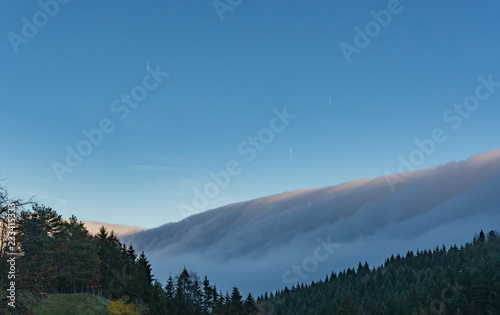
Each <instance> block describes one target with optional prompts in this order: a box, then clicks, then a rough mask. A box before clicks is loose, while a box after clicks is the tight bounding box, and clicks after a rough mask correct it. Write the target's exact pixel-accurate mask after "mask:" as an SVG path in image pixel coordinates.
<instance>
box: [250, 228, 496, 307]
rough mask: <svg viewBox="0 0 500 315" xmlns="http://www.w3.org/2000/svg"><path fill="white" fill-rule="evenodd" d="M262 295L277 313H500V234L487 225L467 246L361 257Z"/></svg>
mask: <svg viewBox="0 0 500 315" xmlns="http://www.w3.org/2000/svg"><path fill="white" fill-rule="evenodd" d="M436 242H438V240H436ZM261 300H262V301H261ZM259 301H261V302H260V303H259V306H260V308H261V309H262V311H263V312H264V313H271V314H492V315H493V314H500V236H499V234H498V233H496V232H494V231H491V232H489V233H488V234H487V235H485V234H484V233H483V231H481V232H480V233H479V234H478V235H477V236H475V237H474V240H473V241H472V243H469V244H466V245H465V246H460V247H457V246H452V247H451V248H449V249H446V248H445V246H442V247H441V248H439V247H437V248H436V249H434V250H424V251H417V252H416V253H413V252H411V251H410V252H408V253H407V254H406V255H405V256H404V257H401V256H400V255H397V256H396V257H394V256H391V257H390V258H389V259H387V260H386V262H385V263H384V265H383V266H380V267H377V268H372V269H370V268H369V266H368V264H367V263H364V264H361V263H360V264H359V265H358V267H357V268H352V269H347V270H344V271H343V272H340V273H338V274H337V273H332V274H331V275H329V276H327V277H326V278H325V280H324V281H319V282H316V283H314V282H313V283H311V284H308V285H304V284H298V285H297V286H293V287H292V288H290V289H289V288H285V289H284V290H281V291H279V292H276V293H275V294H272V295H271V296H270V297H268V296H267V294H266V296H263V297H261V298H259Z"/></svg>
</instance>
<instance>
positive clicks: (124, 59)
mask: <svg viewBox="0 0 500 315" xmlns="http://www.w3.org/2000/svg"><path fill="white" fill-rule="evenodd" d="M48 2H51V1H42V3H48ZM61 2H63V1H61ZM222 2H223V3H227V2H226V1H222ZM388 5H389V6H390V5H396V4H395V2H393V1H356V2H349V3H347V2H342V3H341V2H334V1H317V2H313V3H306V2H298V1H270V2H269V1H246V0H243V1H242V2H241V4H239V5H237V6H235V7H233V8H232V9H233V10H232V11H227V12H225V13H224V14H223V17H224V20H223V21H221V19H220V17H219V15H218V13H217V11H216V9H215V8H214V6H213V4H212V2H210V1H198V2H188V1H151V2H148V3H144V2H133V1H106V2H98V1H87V2H83V1H74V0H73V1H69V2H68V3H67V4H59V9H58V11H57V12H56V13H55V14H52V15H53V16H51V17H48V18H47V21H43V20H39V21H38V23H39V24H40V23H43V22H46V25H43V24H45V23H43V24H40V25H42V26H40V27H36V26H35V27H36V28H37V30H38V31H37V33H36V34H35V35H34V36H32V37H31V38H26V40H25V42H24V43H19V44H18V45H14V46H16V47H14V46H13V45H12V44H11V40H12V38H13V37H12V36H13V35H12V34H11V33H14V34H16V36H19V37H20V36H23V32H22V31H23V24H25V21H26V20H28V21H30V22H31V23H32V22H33V18H34V17H35V18H39V19H43V14H39V13H38V12H39V11H41V10H42V9H41V7H40V5H39V4H38V3H37V2H35V1H32V2H15V1H8V2H3V3H2V6H3V7H2V10H1V12H2V13H0V14H1V16H0V26H1V29H2V30H3V33H4V37H3V40H2V41H0V60H1V62H0V64H1V73H2V74H3V75H2V76H0V80H1V81H0V96H1V102H2V107H1V109H2V111H1V114H0V141H1V143H2V147H3V150H2V153H0V175H1V176H2V178H5V180H4V181H3V182H2V185H4V186H6V187H7V188H8V189H9V191H10V193H11V195H13V196H16V197H21V198H25V199H27V198H29V197H30V196H33V195H36V196H37V197H36V200H38V201H40V202H41V203H44V204H46V205H49V206H53V207H54V208H55V209H56V210H57V211H58V212H59V213H61V214H63V216H65V217H69V216H70V215H71V214H76V215H77V217H78V218H79V219H81V220H85V221H105V222H110V223H119V224H128V225H141V226H144V227H154V226H158V225H161V224H163V223H167V222H171V221H178V220H180V219H181V218H183V217H184V216H185V215H186V213H185V212H183V211H181V210H180V205H187V206H190V207H192V205H193V197H195V192H194V189H198V190H199V191H203V189H204V187H205V186H206V185H207V183H210V182H213V180H212V179H211V177H210V176H209V173H210V172H219V171H221V170H223V169H225V168H226V164H227V163H228V162H229V161H236V162H237V163H238V166H239V170H240V172H239V174H238V175H234V176H231V177H230V182H229V184H228V185H227V187H224V188H220V189H219V190H220V191H219V193H217V194H215V195H216V196H214V197H213V198H207V199H209V201H210V203H209V204H208V205H207V206H205V207H204V208H203V209H196V211H203V210H206V209H209V208H214V207H216V206H220V205H225V204H228V203H232V202H237V201H243V200H249V199H252V198H256V197H260V196H265V195H270V194H275V193H280V192H284V191H289V190H294V189H301V188H310V187H321V186H327V185H334V184H338V183H342V182H345V181H349V180H353V179H358V178H365V177H374V176H378V175H382V174H385V173H386V172H391V173H394V172H396V171H397V169H398V166H399V163H400V162H399V159H398V158H399V156H402V157H404V158H407V159H408V158H409V156H410V154H411V152H413V151H414V150H416V149H418V148H417V146H416V144H415V143H414V140H415V139H420V140H422V139H424V138H429V137H431V134H432V132H433V130H434V129H436V128H441V129H442V130H443V131H444V132H445V134H446V136H447V140H446V141H444V142H443V143H439V144H436V147H435V150H434V152H433V153H432V154H430V155H429V156H425V160H424V161H423V163H422V164H419V165H415V166H416V168H418V169H422V168H426V167H429V166H433V165H437V164H440V163H445V162H448V161H450V160H463V159H465V158H467V157H468V156H470V155H472V154H474V153H478V152H485V151H489V150H492V149H495V148H498V147H499V145H498V131H499V127H498V115H499V114H500V104H499V101H500V87H497V88H496V89H497V90H496V91H493V90H494V89H495V88H492V89H493V90H492V91H490V92H488V89H487V88H486V87H483V89H482V91H483V92H484V93H486V92H488V94H489V95H488V97H485V99H484V100H481V101H480V102H479V105H478V107H477V110H475V111H471V112H470V113H469V114H470V116H469V118H467V119H465V118H463V119H462V120H463V121H462V125H461V126H460V127H458V128H456V129H453V128H452V126H453V124H452V123H450V122H447V121H445V120H444V119H443V114H444V113H446V112H447V111H448V110H450V109H453V105H454V104H455V103H457V104H460V103H462V102H463V101H464V99H465V98H467V97H468V96H473V95H474V94H475V90H476V87H477V86H478V85H479V84H480V83H481V81H480V80H478V77H479V76H482V77H484V78H486V79H487V78H488V76H490V75H491V77H492V80H493V81H495V82H497V81H500V63H499V62H498V57H499V56H500V42H499V41H498V35H499V34H500V24H498V12H499V11H500V10H499V9H500V4H498V3H497V2H495V1H482V2H480V3H473V2H472V1H468V2H466V1H459V2H456V3H453V5H451V4H450V3H434V2H430V1H401V2H400V3H399V5H397V8H398V10H399V13H395V14H391V20H390V22H389V23H388V25H387V26H385V27H383V26H381V27H380V31H379V32H378V34H377V35H376V36H374V37H373V38H371V39H370V42H369V44H368V45H367V46H366V47H363V48H362V49H360V53H359V54H353V55H352V56H351V61H350V62H347V60H346V58H345V56H344V54H343V53H342V51H341V49H340V44H341V43H342V42H345V43H347V44H350V45H354V37H355V30H354V28H355V27H359V28H360V29H362V30H364V29H365V26H367V24H368V23H371V21H374V20H375V18H374V17H373V16H372V15H371V14H370V12H371V11H372V10H374V11H376V12H379V11H380V10H387V9H388ZM51 9H54V8H53V7H51ZM23 17H26V20H23ZM40 21H41V22H40ZM371 25H373V23H372V24H371ZM9 34H11V35H9ZM16 48H17V50H18V51H17V53H16V52H15V50H16ZM148 64H149V71H150V72H151V71H154V70H155V69H156V67H159V69H160V71H161V72H168V73H169V76H168V77H165V78H163V81H162V82H161V83H159V84H158V86H157V87H156V88H154V89H152V90H151V91H147V97H146V98H145V99H144V100H142V101H141V102H137V103H138V104H137V106H136V108H133V109H130V113H129V115H128V116H127V117H125V118H124V119H120V113H117V112H115V111H113V109H112V105H111V104H112V103H113V101H114V100H115V99H120V98H121V95H122V94H130V93H131V91H133V89H134V88H136V87H138V86H139V87H140V86H142V82H143V78H144V77H145V76H147V75H148V74H150V72H148V70H147V69H146V68H147V65H148ZM148 82H150V84H152V83H153V82H154V80H153V79H151V80H150V81H148ZM484 93H483V94H484ZM330 98H331V105H330ZM120 106H124V104H121V105H120ZM285 106H286V108H287V111H288V112H289V113H291V114H294V115H295V118H293V119H291V120H290V122H289V124H287V125H286V126H285V125H284V127H285V128H284V129H283V130H282V131H281V132H275V133H274V134H273V139H272V141H270V142H269V143H268V144H266V145H265V148H264V149H263V150H261V151H257V155H256V157H255V159H253V160H252V161H250V162H248V161H247V157H248V156H247V155H242V154H240V153H239V152H238V146H239V145H240V144H241V143H242V142H244V141H248V137H249V136H256V135H258V133H259V132H260V131H261V130H263V128H269V123H270V120H271V119H272V118H273V117H275V113H274V112H273V109H277V110H279V111H282V110H283V108H284V107H285ZM452 115H457V114H456V113H454V114H452ZM103 119H108V120H109V121H110V122H111V123H112V126H113V130H112V131H111V132H109V133H106V134H103V139H102V143H99V144H98V145H94V146H93V147H92V152H91V154H89V155H88V156H85V157H83V158H82V161H81V162H80V163H79V165H78V166H77V167H74V168H72V169H73V171H72V172H71V173H66V174H64V175H63V176H62V178H63V179H62V181H60V180H58V177H57V176H56V174H55V172H54V169H53V163H54V162H59V163H61V164H63V163H65V158H66V154H67V152H66V147H67V146H69V147H71V148H73V149H75V150H76V147H77V145H78V144H79V143H80V142H81V141H83V140H85V139H86V138H85V136H84V135H83V134H82V131H83V130H87V131H90V130H92V129H94V128H97V127H98V126H99V123H100V121H101V120H103ZM290 148H292V154H291V152H290Z"/></svg>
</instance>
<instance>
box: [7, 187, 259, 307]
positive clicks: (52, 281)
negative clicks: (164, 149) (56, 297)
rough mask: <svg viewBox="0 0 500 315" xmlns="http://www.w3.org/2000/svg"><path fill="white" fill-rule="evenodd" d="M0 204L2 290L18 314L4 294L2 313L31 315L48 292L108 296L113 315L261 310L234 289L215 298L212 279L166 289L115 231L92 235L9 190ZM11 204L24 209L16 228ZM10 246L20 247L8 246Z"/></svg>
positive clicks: (185, 275) (185, 279)
mask: <svg viewBox="0 0 500 315" xmlns="http://www.w3.org/2000/svg"><path fill="white" fill-rule="evenodd" d="M0 198H1V199H0V206H1V207H0V211H1V212H0V214H1V219H2V221H1V224H2V228H1V233H0V235H1V238H0V241H1V246H0V248H1V252H0V258H1V264H0V273H1V274H2V277H1V278H0V279H1V281H0V285H1V286H2V287H3V288H8V287H9V285H10V281H14V282H15V285H14V286H15V290H13V291H14V293H12V294H11V293H10V291H7V294H11V295H14V296H15V308H14V307H10V306H8V303H9V301H11V300H10V299H9V298H8V296H6V295H5V291H4V290H2V295H1V296H0V297H1V302H2V303H1V305H0V313H2V314H4V313H5V314H9V313H12V314H14V313H18V314H32V313H33V310H34V309H36V306H37V305H40V302H41V300H42V299H43V298H44V296H46V294H48V293H66V294H74V293H93V294H96V295H100V296H104V297H106V298H107V299H109V300H112V301H111V303H110V305H109V306H108V311H109V312H110V313H111V314H209V313H213V314H250V313H252V312H253V311H254V310H255V309H256V306H255V301H254V299H253V298H252V296H251V295H249V296H248V297H247V299H246V300H243V298H242V297H241V295H240V293H239V291H238V289H237V288H233V290H232V292H231V295H229V293H228V292H226V293H225V294H224V293H223V292H221V291H219V292H218V291H217V289H216V286H215V285H211V284H210V282H209V280H208V278H206V277H205V278H204V279H203V281H202V280H200V278H199V277H198V276H197V275H196V273H194V272H188V271H187V269H184V270H183V271H182V272H181V273H180V274H179V275H178V276H171V277H169V278H168V279H165V280H166V284H165V286H164V285H162V284H161V283H160V282H159V281H158V280H156V279H154V276H153V274H152V272H151V265H150V263H149V261H148V259H147V258H146V256H145V255H144V252H142V253H140V254H138V253H136V252H135V250H134V248H133V246H132V245H129V246H126V245H125V244H124V243H122V242H121V241H120V240H119V239H118V238H117V237H116V235H115V234H114V233H113V231H111V232H108V231H107V230H106V229H105V228H101V230H100V232H99V233H98V234H97V235H91V234H89V232H88V231H87V230H86V228H85V226H84V225H83V223H82V222H80V221H78V219H77V218H76V217H75V216H72V217H71V218H70V219H69V220H64V219H63V218H62V217H61V215H59V214H57V212H56V211H55V210H53V209H51V208H48V207H45V206H42V205H38V204H36V203H24V204H23V203H22V202H20V201H12V200H8V197H7V194H6V192H5V190H1V191H0ZM9 205H15V208H16V209H18V210H19V213H17V215H18V217H17V219H16V220H15V222H14V221H13V220H11V222H9V216H8V208H9ZM27 206H31V209H29V210H26V209H25V208H27ZM13 223H14V224H13ZM9 227H13V231H14V232H15V233H14V234H13V233H11V234H9V233H8V231H9ZM9 237H11V238H12V237H13V238H12V239H9ZM13 240H15V245H13V246H7V244H8V242H9V241H13ZM9 245H12V244H9ZM13 254H14V255H13ZM13 256H15V258H14V261H15V263H14V264H13V265H14V267H15V271H14V277H12V279H10V278H8V277H7V275H8V273H9V268H11V266H12V264H11V263H10V261H12V257H13ZM10 270H12V269H10ZM201 286H203V288H202V287H201Z"/></svg>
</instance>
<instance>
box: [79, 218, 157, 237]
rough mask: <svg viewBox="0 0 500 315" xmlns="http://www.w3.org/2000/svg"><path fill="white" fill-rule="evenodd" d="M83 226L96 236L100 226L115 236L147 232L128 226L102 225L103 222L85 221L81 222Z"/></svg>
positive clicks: (137, 227) (140, 228) (143, 229)
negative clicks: (112, 232)
mask: <svg viewBox="0 0 500 315" xmlns="http://www.w3.org/2000/svg"><path fill="white" fill-rule="evenodd" d="M83 223H84V224H85V227H86V228H87V230H88V231H89V232H90V233H91V234H94V235H95V234H97V233H99V229H100V228H101V226H104V227H105V228H106V229H107V230H108V231H109V232H111V230H113V231H114V232H115V234H116V236H119V237H120V236H124V235H128V234H132V233H136V232H140V231H145V230H147V229H146V228H143V227H140V226H128V225H121V224H111V223H104V222H93V221H86V222H83Z"/></svg>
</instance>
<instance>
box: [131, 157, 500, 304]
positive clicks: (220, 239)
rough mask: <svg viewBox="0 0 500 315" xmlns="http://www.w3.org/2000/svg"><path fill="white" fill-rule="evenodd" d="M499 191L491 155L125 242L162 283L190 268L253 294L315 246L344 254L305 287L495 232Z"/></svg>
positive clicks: (221, 213) (257, 205) (284, 198)
mask: <svg viewBox="0 0 500 315" xmlns="http://www.w3.org/2000/svg"><path fill="white" fill-rule="evenodd" d="M499 187H500V150H496V151H492V152H489V153H486V154H481V155H476V156H474V157H472V158H470V159H469V160H466V161H462V162H450V163H448V164H445V165H440V166H437V167H433V168H431V169H428V170H423V171H416V172H413V173H412V174H411V175H409V177H408V178H407V179H406V180H405V181H404V182H403V183H401V184H400V185H398V186H397V187H396V190H395V191H394V193H393V192H392V191H391V189H390V187H389V186H388V185H387V182H386V180H385V178H384V177H383V176H382V177H377V178H371V179H364V180H357V181H353V182H349V183H345V184H341V185H337V186H331V187H324V188H315V189H306V190H299V191H293V192H287V193H283V194H280V195H274V196H269V197H264V198H259V199H255V200H251V201H247V202H240V203H235V204H231V205H227V206H224V207H220V208H217V209H214V210H209V211H206V212H203V213H200V214H196V215H193V216H190V217H188V218H186V219H184V220H182V221H180V222H177V223H169V224H166V225H163V226H160V227H158V228H154V229H150V230H147V231H144V232H139V233H136V234H132V235H129V236H127V237H125V239H126V241H127V242H132V243H133V244H134V247H136V248H137V249H138V250H145V251H146V254H148V257H150V260H151V262H152V264H153V268H154V272H155V274H156V275H157V276H159V277H160V280H161V281H164V278H165V277H166V276H167V275H168V273H170V272H172V273H176V272H179V271H180V270H181V268H182V267H183V266H184V265H186V266H188V268H191V269H193V270H195V271H197V272H198V273H200V274H205V273H206V274H208V275H209V277H212V278H214V280H216V283H217V284H218V285H219V283H221V284H220V285H224V284H227V285H228V286H227V287H224V288H229V289H230V288H231V286H239V287H241V288H242V289H243V290H252V291H254V293H257V294H258V293H260V291H259V290H270V289H278V288H281V287H283V286H284V285H285V284H283V283H282V281H281V273H282V272H284V271H285V270H287V269H290V266H291V265H292V264H298V263H300V262H301V261H303V260H304V258H306V257H308V256H310V255H311V253H312V250H313V249H314V247H315V246H317V244H316V239H317V237H323V238H325V237H327V236H330V237H331V239H332V241H333V242H336V243H340V244H342V246H341V247H340V248H339V249H338V253H337V254H334V255H332V257H330V258H329V260H327V261H325V262H323V263H321V264H320V266H319V267H318V268H317V271H315V273H312V274H311V275H310V278H309V279H307V280H306V281H311V280H314V277H318V278H324V276H325V274H326V273H329V272H331V271H333V270H335V271H338V270H339V269H342V268H347V267H355V266H356V265H357V262H358V261H365V260H367V261H368V262H369V263H370V264H374V263H376V264H379V263H381V262H383V259H384V258H385V257H387V256H390V255H391V254H392V253H394V251H399V250H401V251H404V252H402V254H404V253H406V250H409V249H414V250H416V247H419V248H420V249H423V248H424V247H426V246H427V247H435V246H436V245H441V244H443V243H444V242H445V241H452V242H453V243H455V242H462V241H468V240H470V239H472V236H473V233H474V232H478V230H479V229H485V230H487V229H499V228H500V220H499V218H500V194H498V188H499ZM450 235H454V237H455V238H454V241H453V239H452V238H450ZM374 248H376V250H375V249H374ZM167 257H168V259H166V258H167ZM254 278H257V279H260V280H261V281H260V282H259V281H257V280H255V279H254Z"/></svg>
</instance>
